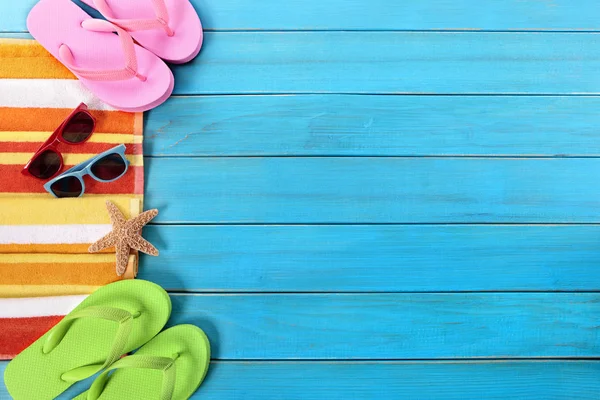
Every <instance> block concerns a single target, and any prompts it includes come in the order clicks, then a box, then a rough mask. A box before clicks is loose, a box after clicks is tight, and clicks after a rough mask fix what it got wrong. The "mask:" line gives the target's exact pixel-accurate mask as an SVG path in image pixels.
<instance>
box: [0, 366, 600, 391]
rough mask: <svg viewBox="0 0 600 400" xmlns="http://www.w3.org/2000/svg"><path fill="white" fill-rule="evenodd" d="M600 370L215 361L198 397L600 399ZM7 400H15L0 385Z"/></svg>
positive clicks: (566, 367) (595, 367)
mask: <svg viewBox="0 0 600 400" xmlns="http://www.w3.org/2000/svg"><path fill="white" fill-rule="evenodd" d="M5 366H6V363H5V362H0V374H3V372H4V368H5ZM598 374H600V365H599V363H598V362H596V361H576V362H573V361H565V362H556V361H540V362H532V361H511V362H381V363H374V362H316V363H315V362H301V361H300V362H295V361H291V362H255V361H251V362H239V361H238V362H236V361H233V362H231V361H214V362H212V363H211V366H210V370H209V373H208V376H207V378H206V380H205V381H204V383H203V384H202V386H201V387H200V389H199V391H198V392H196V394H195V395H194V396H193V397H192V399H198V400H212V399H214V400H230V399H231V400H233V399H236V400H240V399H244V400H280V399H288V400H306V399H311V400H348V399H381V400H396V399H398V398H410V399H411V400H412V399H414V400H431V399H440V398H443V399H450V400H481V399H497V400H504V399H515V400H564V399H577V400H597V399H598V397H600V387H599V385H598ZM81 390H83V388H82V389H81ZM0 399H1V400H10V396H9V395H8V393H7V392H6V389H5V388H4V387H3V386H1V385H0Z"/></svg>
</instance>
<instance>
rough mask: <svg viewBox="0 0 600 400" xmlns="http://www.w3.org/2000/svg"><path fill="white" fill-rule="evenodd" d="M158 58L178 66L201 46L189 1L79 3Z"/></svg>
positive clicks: (94, 0)
mask: <svg viewBox="0 0 600 400" xmlns="http://www.w3.org/2000/svg"><path fill="white" fill-rule="evenodd" d="M82 1H83V2H84V3H85V4H87V5H89V6H90V7H93V8H95V9H97V10H98V11H99V12H100V13H101V14H102V15H103V16H104V18H106V19H107V20H109V21H110V22H112V23H113V24H115V25H118V26H120V27H121V28H123V29H125V30H126V31H128V32H130V33H131V36H133V38H134V39H135V40H136V41H137V42H138V43H139V44H140V45H142V46H144V47H145V48H147V49H148V50H150V51H151V52H153V53H154V54H156V55H157V56H159V57H160V58H162V59H164V60H166V61H169V62H172V63H176V64H182V63H185V62H188V61H190V60H191V59H193V58H194V57H196V56H197V55H198V53H199V52H200V48H201V47H202V39H203V34H202V24H201V22H200V18H199V17H198V14H197V13H196V10H194V6H192V3H190V1H189V0H82Z"/></svg>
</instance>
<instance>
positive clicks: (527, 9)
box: [0, 0, 600, 31]
mask: <svg viewBox="0 0 600 400" xmlns="http://www.w3.org/2000/svg"><path fill="white" fill-rule="evenodd" d="M192 3H193V4H194V6H195V8H196V10H197V11H198V13H199V15H200V17H201V19H202V22H203V24H204V27H205V29H211V30H212V29H251V30H261V29H277V30H279V29H281V30H295V29H304V30H306V29H319V30H322V29H341V30H353V29H356V30H363V29H368V30H405V29H408V30H422V29H469V30H477V29H488V30H511V29H536V30H598V29H599V28H600V25H599V23H598V17H600V13H599V11H598V7H597V3H596V2H594V1H593V0H574V1H573V0H572V1H569V0H554V1H552V2H546V1H536V0H526V1H522V0H521V1H520V0H506V1H488V2H485V3H481V2H478V1H476V0H455V1H449V0H419V1H396V0H373V1H369V2H365V1H362V0H345V1H344V0H328V1H317V0H309V1H298V0H294V1H287V2H286V3H285V6H282V4H281V2H278V1H276V0H262V1H259V2H248V1H244V0H192ZM33 4H35V0H22V1H20V2H14V3H8V2H6V3H1V4H0V16H1V19H0V27H1V29H2V30H3V31H23V30H25V29H26V27H25V17H26V15H27V13H28V11H29V9H30V8H31V7H33Z"/></svg>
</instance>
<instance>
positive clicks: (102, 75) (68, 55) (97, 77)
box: [59, 19, 146, 82]
mask: <svg viewBox="0 0 600 400" xmlns="http://www.w3.org/2000/svg"><path fill="white" fill-rule="evenodd" d="M81 26H82V27H83V28H84V29H87V30H89V31H94V32H108V33H112V32H116V33H117V35H118V36H119V39H120V40H121V47H122V48H123V53H124V54H125V68H123V69H116V70H89V69H85V68H80V67H78V66H76V65H75V64H76V63H75V57H74V56H73V53H72V52H71V49H70V48H69V46H67V45H66V44H63V45H61V46H60V48H59V56H60V60H61V61H62V63H63V64H65V65H66V66H67V67H68V68H69V69H70V70H72V71H73V72H75V73H76V74H78V75H79V76H81V77H82V78H85V79H89V80H92V81H124V80H127V79H131V78H134V77H135V78H138V79H140V80H141V81H142V82H143V81H145V80H146V77H145V76H143V75H141V74H140V73H138V71H137V69H138V63H137V57H136V55H135V45H134V43H133V38H132V37H131V35H129V33H127V31H125V30H124V29H122V28H120V27H118V26H116V25H113V24H112V23H110V22H108V21H104V20H101V19H87V20H85V21H83V22H82V23H81Z"/></svg>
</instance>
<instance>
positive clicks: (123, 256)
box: [115, 241, 129, 276]
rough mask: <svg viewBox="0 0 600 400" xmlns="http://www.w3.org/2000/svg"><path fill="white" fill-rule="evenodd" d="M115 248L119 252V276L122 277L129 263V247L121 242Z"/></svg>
mask: <svg viewBox="0 0 600 400" xmlns="http://www.w3.org/2000/svg"><path fill="white" fill-rule="evenodd" d="M115 247H116V250H117V275H119V276H122V275H123V274H124V273H125V270H126V269H127V264H128V263H129V246H128V245H127V243H125V241H121V242H118V243H117V245H116V246H115Z"/></svg>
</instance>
